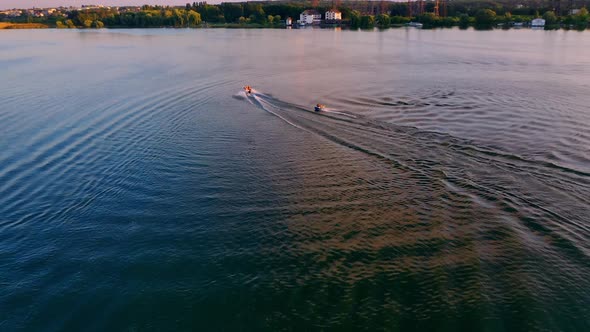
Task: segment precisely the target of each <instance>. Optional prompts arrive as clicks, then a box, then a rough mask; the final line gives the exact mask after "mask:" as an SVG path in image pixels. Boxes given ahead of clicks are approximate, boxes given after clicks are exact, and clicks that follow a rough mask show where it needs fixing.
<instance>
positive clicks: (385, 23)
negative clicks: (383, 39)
mask: <svg viewBox="0 0 590 332" xmlns="http://www.w3.org/2000/svg"><path fill="white" fill-rule="evenodd" d="M377 25H378V26H379V27H380V28H382V29H384V28H389V26H390V25H391V18H390V17H389V15H387V14H380V15H378V16H377Z"/></svg>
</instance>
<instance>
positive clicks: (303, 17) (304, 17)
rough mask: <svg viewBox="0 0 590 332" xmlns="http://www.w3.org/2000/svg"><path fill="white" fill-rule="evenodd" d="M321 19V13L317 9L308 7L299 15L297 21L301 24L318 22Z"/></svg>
mask: <svg viewBox="0 0 590 332" xmlns="http://www.w3.org/2000/svg"><path fill="white" fill-rule="evenodd" d="M321 21H322V14H320V13H319V12H318V11H317V10H314V9H308V10H305V11H303V13H301V14H300V15H299V22H300V23H303V24H319V23H320V22H321Z"/></svg>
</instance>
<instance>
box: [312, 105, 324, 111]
mask: <svg viewBox="0 0 590 332" xmlns="http://www.w3.org/2000/svg"><path fill="white" fill-rule="evenodd" d="M325 109H326V105H322V104H317V105H315V107H314V108H313V110H314V111H316V112H321V111H323V110H325Z"/></svg>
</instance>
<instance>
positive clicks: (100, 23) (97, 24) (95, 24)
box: [92, 20, 104, 29]
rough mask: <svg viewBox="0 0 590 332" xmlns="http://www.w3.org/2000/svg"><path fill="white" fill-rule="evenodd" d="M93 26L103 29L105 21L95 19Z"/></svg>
mask: <svg viewBox="0 0 590 332" xmlns="http://www.w3.org/2000/svg"><path fill="white" fill-rule="evenodd" d="M92 27H93V28H95V29H102V28H104V23H102V21H99V20H95V21H94V22H92Z"/></svg>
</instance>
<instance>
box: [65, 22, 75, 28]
mask: <svg viewBox="0 0 590 332" xmlns="http://www.w3.org/2000/svg"><path fill="white" fill-rule="evenodd" d="M66 25H67V26H68V29H74V28H75V27H76V25H75V24H74V21H72V20H67V21H66Z"/></svg>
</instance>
